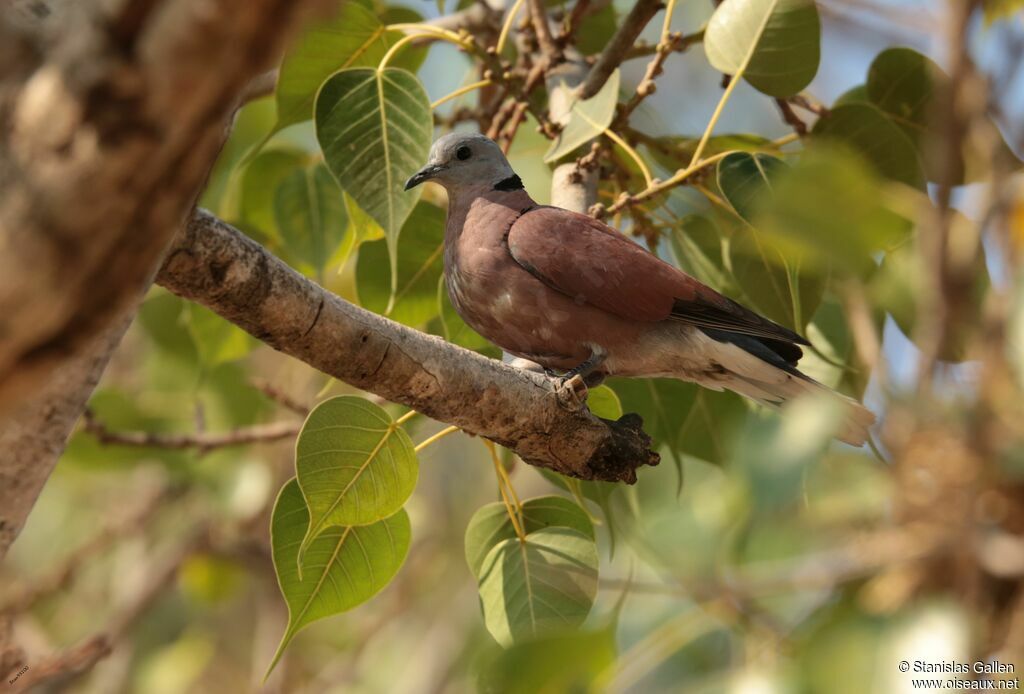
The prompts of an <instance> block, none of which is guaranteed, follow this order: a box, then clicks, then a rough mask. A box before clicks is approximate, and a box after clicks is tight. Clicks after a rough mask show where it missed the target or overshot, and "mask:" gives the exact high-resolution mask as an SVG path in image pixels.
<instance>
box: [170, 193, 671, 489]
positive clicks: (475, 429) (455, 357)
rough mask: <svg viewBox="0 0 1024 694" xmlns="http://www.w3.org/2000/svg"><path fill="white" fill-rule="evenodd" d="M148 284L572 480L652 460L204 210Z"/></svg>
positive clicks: (576, 408)
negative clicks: (338, 290) (364, 305)
mask: <svg viewBox="0 0 1024 694" xmlns="http://www.w3.org/2000/svg"><path fill="white" fill-rule="evenodd" d="M157 282H158V283H159V284H161V285H163V286H164V287H166V288H167V289H169V290H170V291H172V292H174V293H175V294H178V295H180V296H182V297H184V298H186V299H190V300H192V301H196V302H199V303H201V304H203V305H205V306H207V307H208V308H210V309H211V310H213V311H215V312H216V313H218V314H220V315H221V316H223V317H224V318H226V319H227V320H229V321H231V322H233V323H235V324H236V325H238V326H240V327H241V328H242V329H244V330H245V331H247V332H249V333H250V334H252V335H253V336H255V337H256V338H258V339H260V340H262V341H263V342H265V343H267V344H269V345H270V346H272V347H274V348H275V349H277V350H278V351H281V352H284V353H285V354H289V355H291V356H293V357H296V358H297V359H301V360H302V361H304V362H306V363H307V364H309V365H311V366H313V367H314V368H316V369H319V370H320V371H322V372H324V373H326V374H329V375H331V376H334V377H335V378H338V379H340V380H343V381H345V382H347V383H350V384H351V385H354V386H356V387H358V388H361V389H363V390H366V391H369V392H371V393H375V394H377V395H379V396H381V397H383V398H385V399H387V400H390V401H392V402H399V403H402V404H404V405H407V406H409V407H412V408H413V409H415V410H417V411H419V412H422V413H423V414H425V415H427V416H429V417H432V418H434V419H436V420H439V421H442V422H447V423H449V424H454V425H456V426H458V427H459V428H461V429H463V430H465V431H467V432H468V433H471V434H476V435H479V436H483V437H486V438H488V439H490V440H492V441H495V442H496V443H500V444H501V445H503V446H505V447H507V448H509V449H511V450H513V451H514V452H516V453H517V454H518V455H519V456H520V457H521V458H522V459H523V460H524V461H526V462H527V463H530V464H532V465H538V466H541V467H547V468H550V469H552V470H556V471H558V472H561V473H564V474H567V475H572V476H574V477H578V478H582V479H597V480H609V481H616V480H621V481H625V482H630V483H632V482H634V481H636V472H635V470H636V468H637V467H639V466H641V465H655V464H657V463H658V461H659V457H658V455H657V453H654V452H653V451H650V450H649V448H648V447H649V445H650V438H649V437H648V436H647V435H646V434H644V432H643V431H642V429H641V424H642V422H641V421H640V418H639V417H637V416H636V415H626V416H625V417H623V418H622V419H620V420H619V421H618V422H609V421H606V420H602V419H598V418H597V417H594V416H593V415H592V414H590V412H589V411H588V410H587V409H586V407H585V406H584V405H583V403H582V402H580V400H579V397H578V395H577V394H576V393H575V392H574V391H572V390H571V389H569V388H563V389H561V390H557V391H556V390H555V389H554V388H553V386H552V384H553V381H552V380H551V379H548V378H546V377H545V376H543V375H540V374H534V373H530V372H527V371H523V370H520V369H516V368H513V367H510V366H507V365H504V364H502V363H500V362H498V361H495V360H492V359H488V358H486V357H483V356H481V355H479V354H476V353H475V352H470V351H468V350H465V349H462V348H460V347H456V346H454V345H452V344H449V343H447V342H445V341H444V340H442V339H440V338H438V337H434V336H430V335H425V334H423V333H421V332H418V331H416V330H413V329H411V328H408V327H406V326H403V325H399V324H398V323H395V322H393V321H390V320H388V319H386V318H383V317H382V316H379V315H377V314H375V313H371V312H369V311H365V310H363V309H361V308H359V307H357V306H353V305H352V304H349V303H348V302H346V301H344V300H342V299H340V298H339V297H337V296H335V295H334V294H331V293H330V292H328V291H326V290H324V289H323V288H321V287H320V286H318V285H316V284H314V283H313V282H311V281H310V280H308V279H306V278H305V277H302V276H301V275H299V274H298V273H297V272H295V271H294V270H293V269H292V268H290V267H288V265H286V264H285V263H284V262H282V261H281V260H279V259H277V258H275V257H274V256H273V255H271V254H270V253H269V252H268V251H267V250H266V249H265V248H263V247H262V246H260V245H259V244H257V243H256V242H254V241H252V240H251V239H249V238H247V237H245V236H244V235H243V234H241V233H240V232H239V231H237V230H235V229H233V228H232V227H230V226H229V225H227V224H226V223H224V222H222V221H220V220H218V219H217V218H215V217H213V216H212V215H210V214H209V213H207V212H205V211H199V212H197V213H196V215H195V216H194V217H193V219H192V221H191V222H190V223H189V225H188V227H187V228H186V229H185V230H184V231H183V233H181V234H180V235H179V236H178V238H177V239H176V240H175V242H174V243H173V244H172V247H171V250H170V253H169V254H168V256H167V259H166V261H165V262H164V266H163V267H162V268H161V270H160V272H159V274H158V275H157Z"/></svg>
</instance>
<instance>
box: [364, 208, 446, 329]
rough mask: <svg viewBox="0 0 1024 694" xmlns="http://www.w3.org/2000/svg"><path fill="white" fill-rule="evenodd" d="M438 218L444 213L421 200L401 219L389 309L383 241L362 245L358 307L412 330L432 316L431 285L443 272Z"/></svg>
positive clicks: (433, 295) (434, 312) (434, 286)
mask: <svg viewBox="0 0 1024 694" xmlns="http://www.w3.org/2000/svg"><path fill="white" fill-rule="evenodd" d="M444 219H445V213H444V210H442V209H441V208H439V207H437V206H436V205H430V204H428V203H425V202H422V201H421V202H420V203H419V204H417V205H416V209H414V210H413V211H412V214H411V215H409V219H408V220H406V222H405V227H404V229H405V230H406V231H405V237H404V240H403V241H402V252H401V253H400V254H399V256H398V291H397V293H396V294H395V299H394V302H392V304H391V307H390V308H391V310H390V311H388V302H389V299H390V294H391V289H390V287H391V284H390V277H389V273H390V270H389V267H388V251H387V248H386V247H385V244H384V242H383V241H376V242H373V243H366V244H364V245H363V246H362V248H360V250H359V261H358V263H357V265H356V288H357V291H358V293H359V304H360V305H361V306H363V307H364V308H367V309H369V310H371V311H375V312H377V313H383V314H386V315H387V316H388V317H389V318H391V319H392V320H396V321H398V322H399V323H405V324H406V325H411V326H414V327H420V326H422V325H424V324H425V323H427V322H428V321H429V320H430V319H432V318H434V317H435V316H437V314H438V306H437V282H438V280H439V279H440V277H441V273H442V271H443V267H442V265H443V262H442V258H441V255H442V251H443V244H444Z"/></svg>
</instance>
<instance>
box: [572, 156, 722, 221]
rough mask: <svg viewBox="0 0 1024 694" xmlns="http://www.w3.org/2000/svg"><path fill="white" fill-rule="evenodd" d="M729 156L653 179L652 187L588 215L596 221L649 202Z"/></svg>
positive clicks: (702, 160)
mask: <svg viewBox="0 0 1024 694" xmlns="http://www.w3.org/2000/svg"><path fill="white" fill-rule="evenodd" d="M729 154H730V152H721V153H719V154H716V155H714V156H711V157H708V158H706V159H701V160H700V161H698V162H697V163H695V164H692V165H690V166H688V167H686V168H685V169H680V170H679V171H677V172H676V173H675V175H674V176H672V177H671V178H669V179H666V180H664V181H658V180H657V179H655V182H654V185H652V186H649V187H648V188H646V189H644V190H642V191H640V192H639V193H635V194H633V195H630V194H629V193H623V194H622V195H621V196H619V199H618V200H616V201H615V203H614V204H613V205H611V206H609V207H608V208H607V209H605V208H604V207H603V206H602V205H595V206H594V209H592V210H591V211H590V214H591V215H592V216H594V217H597V218H598V219H601V218H602V217H604V216H605V215H608V214H615V213H616V212H618V211H619V210H621V209H623V208H624V207H631V206H633V205H636V204H638V203H641V202H644V201H645V200H650V199H651V198H653V197H654V196H656V195H658V194H660V193H663V192H665V191H666V190H669V189H670V188H675V187H676V186H679V185H682V184H683V183H686V181H687V180H689V178H690V177H691V176H693V175H694V174H696V173H698V172H700V171H701V170H703V169H705V168H707V167H708V166H710V165H711V164H714V163H717V162H718V160H719V159H723V158H725V157H726V156H727V155H729Z"/></svg>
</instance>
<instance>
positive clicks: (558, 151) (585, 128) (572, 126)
mask: <svg viewBox="0 0 1024 694" xmlns="http://www.w3.org/2000/svg"><path fill="white" fill-rule="evenodd" d="M559 88H560V89H568V87H566V86H565V85H562V86H560V87H559ZM618 100H619V71H618V69H616V70H615V72H613V73H612V75H611V77H609V78H608V81H607V82H605V84H604V86H603V87H601V91H599V92H598V93H597V94H595V95H594V96H592V97H590V98H589V99H586V100H577V101H576V102H575V103H573V105H572V108H571V109H570V111H569V120H568V121H567V122H566V123H565V127H564V128H562V131H561V132H560V133H558V137H556V138H555V141H554V142H552V143H551V147H550V148H549V149H548V151H547V153H546V154H545V155H544V161H545V162H553V161H556V160H558V159H561V158H562V157H564V156H565V155H567V154H569V153H570V152H572V151H573V150H574V149H576V148H577V147H580V146H582V145H584V144H586V143H587V142H589V141H590V140H593V139H594V138H595V137H597V136H598V135H600V134H601V133H603V132H604V131H605V128H607V127H608V126H609V125H611V124H612V118H613V117H614V116H615V104H616V103H617V102H618Z"/></svg>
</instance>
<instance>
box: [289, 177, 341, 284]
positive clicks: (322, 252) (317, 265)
mask: <svg viewBox="0 0 1024 694" xmlns="http://www.w3.org/2000/svg"><path fill="white" fill-rule="evenodd" d="M274 218H275V220H276V222H277V228H278V231H279V233H280V235H281V241H282V243H283V244H284V249H285V251H286V252H287V254H288V255H289V256H290V257H292V258H294V259H295V260H297V261H299V262H300V263H301V264H303V265H304V266H306V267H307V268H309V269H311V270H312V272H313V274H314V275H315V276H316V277H318V278H320V279H322V278H323V272H324V269H325V268H326V266H327V263H328V260H329V259H330V257H331V255H332V254H333V253H334V252H335V251H336V250H337V249H338V246H339V244H340V243H341V240H342V238H343V237H344V235H345V228H346V227H347V225H348V219H347V218H346V214H345V205H344V204H343V202H342V197H341V190H340V189H339V188H338V184H337V183H335V181H334V179H333V178H332V177H331V174H330V172H329V171H328V170H327V167H325V166H324V165H323V164H320V163H317V164H314V165H312V166H308V167H304V168H301V169H297V170H296V171H293V172H292V173H290V174H288V175H287V176H286V177H285V178H284V180H282V181H281V184H280V185H279V186H278V187H277V191H276V193H275V194H274Z"/></svg>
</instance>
